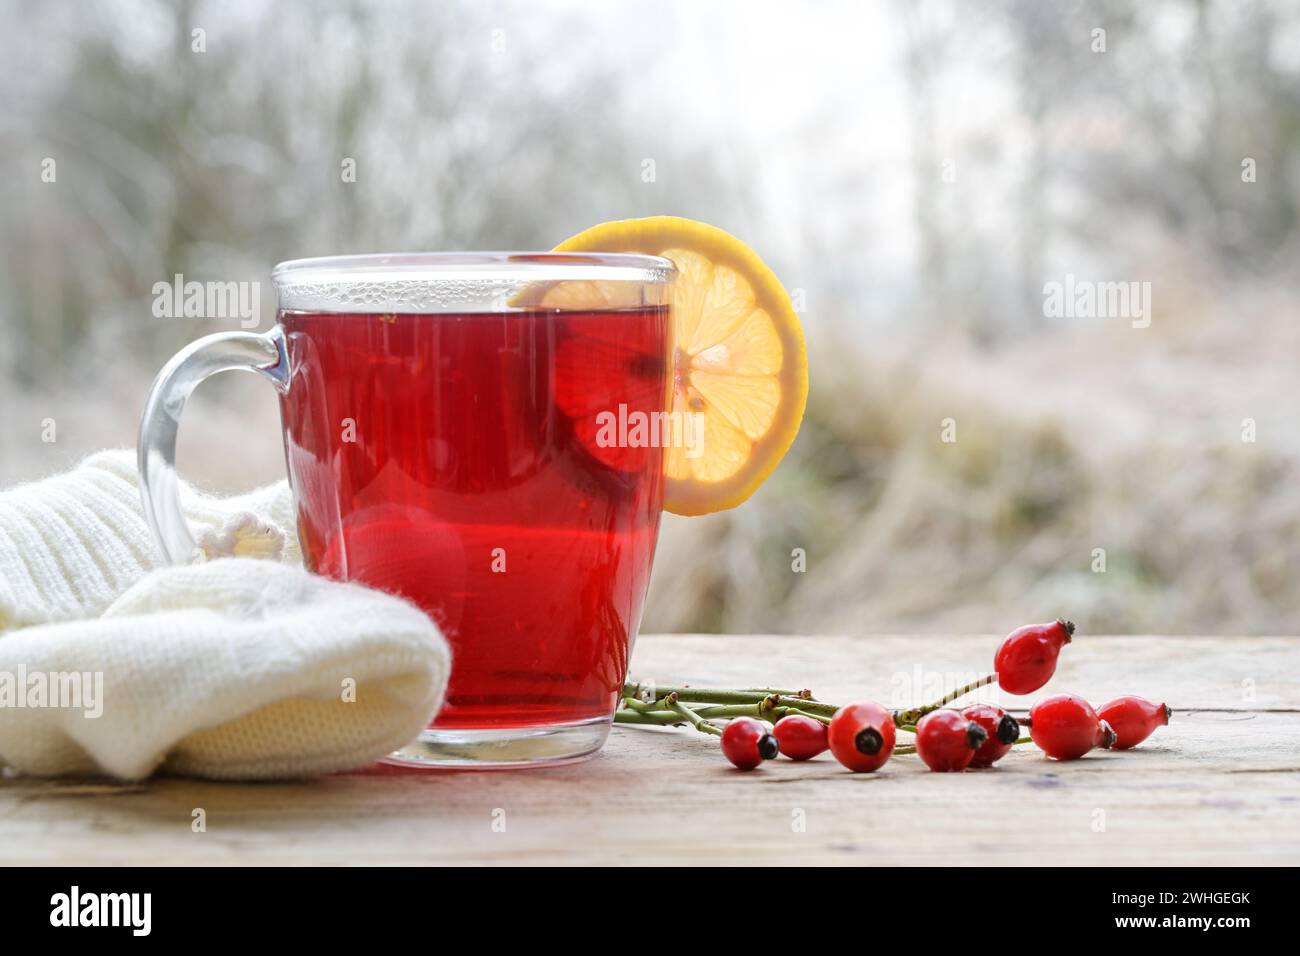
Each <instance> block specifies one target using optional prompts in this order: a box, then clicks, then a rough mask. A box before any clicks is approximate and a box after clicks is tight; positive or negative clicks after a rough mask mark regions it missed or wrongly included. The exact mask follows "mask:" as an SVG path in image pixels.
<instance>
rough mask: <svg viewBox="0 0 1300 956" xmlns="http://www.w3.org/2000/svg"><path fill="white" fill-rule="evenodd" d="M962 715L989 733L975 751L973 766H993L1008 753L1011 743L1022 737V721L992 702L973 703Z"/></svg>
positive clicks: (972, 760) (971, 763)
mask: <svg viewBox="0 0 1300 956" xmlns="http://www.w3.org/2000/svg"><path fill="white" fill-rule="evenodd" d="M961 715H962V716H963V717H965V718H966V719H967V720H969V721H971V722H972V723H976V724H979V725H980V726H981V727H983V728H984V732H985V733H986V734H988V739H987V740H985V741H984V743H983V744H981V745H980V749H979V750H977V751H975V756H974V757H972V758H971V762H970V765H971V766H972V767H991V766H993V765H994V764H995V763H997V762H998V761H999V760H1001V759H1002V758H1003V757H1005V756H1006V755H1007V751H1009V750H1010V749H1011V745H1012V744H1014V743H1015V742H1016V741H1017V740H1019V739H1020V722H1019V721H1017V720H1016V718H1014V717H1012V716H1011V715H1010V714H1008V713H1007V712H1006V711H1005V710H1003V709H1002V708H1001V707H994V706H993V705H992V704H971V705H970V706H969V707H966V708H964V709H963V710H962V712H961Z"/></svg>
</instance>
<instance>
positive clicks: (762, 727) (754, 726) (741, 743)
mask: <svg viewBox="0 0 1300 956" xmlns="http://www.w3.org/2000/svg"><path fill="white" fill-rule="evenodd" d="M722 752H723V753H724V754H726V757H727V759H728V760H730V761H731V762H732V763H734V764H735V765H736V766H737V767H739V768H740V769H741V770H753V769H754V768H755V767H757V766H758V765H759V764H761V763H762V762H763V761H764V760H771V759H772V758H773V757H775V756H776V755H777V752H778V751H777V745H776V738H775V737H773V736H772V734H771V732H770V731H769V730H768V727H767V724H765V723H763V722H762V721H761V720H757V719H755V718H753V717H737V718H736V719H735V720H733V721H731V722H730V723H728V724H727V726H726V727H725V728H724V729H723V731H722Z"/></svg>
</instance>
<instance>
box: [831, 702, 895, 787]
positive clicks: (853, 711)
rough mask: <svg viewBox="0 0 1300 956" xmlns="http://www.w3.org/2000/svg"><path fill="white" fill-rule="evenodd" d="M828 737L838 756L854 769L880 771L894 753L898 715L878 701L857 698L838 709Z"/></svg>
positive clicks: (843, 762)
mask: <svg viewBox="0 0 1300 956" xmlns="http://www.w3.org/2000/svg"><path fill="white" fill-rule="evenodd" d="M826 737H827V741H828V742H829V743H830V747H831V753H833V754H834V755H835V759H836V760H838V761H839V762H840V763H842V764H843V765H844V766H846V767H848V768H849V769H850V770H853V771H855V772H857V773H869V772H870V771H872V770H879V769H880V768H881V767H883V766H884V765H885V762H886V761H887V760H889V756H890V754H892V753H893V752H894V715H893V714H891V713H890V712H889V711H887V710H886V709H885V708H884V707H881V706H880V705H879V704H877V703H876V702H875V701H871V700H858V701H854V702H853V703H851V704H845V705H844V706H843V707H841V708H840V709H839V710H837V711H836V712H835V716H834V717H833V718H831V724H830V727H829V728H827V733H826Z"/></svg>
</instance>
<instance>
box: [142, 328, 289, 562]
mask: <svg viewBox="0 0 1300 956" xmlns="http://www.w3.org/2000/svg"><path fill="white" fill-rule="evenodd" d="M231 369H242V370H244V371H247V372H257V373H258V374H259V375H261V376H262V377H263V378H265V379H267V380H268V381H269V382H270V383H271V384H272V385H274V386H275V389H276V391H278V392H279V393H280V394H281V395H283V394H284V393H285V392H287V391H288V390H289V353H288V351H287V350H286V348H285V340H284V332H283V331H282V330H281V329H280V327H279V326H278V325H277V326H276V327H275V328H273V329H272V330H271V331H270V332H266V333H264V334H257V333H253V332H221V333H218V334H216V335H207V336H204V337H203V338H201V339H198V340H197V341H195V342H191V343H190V344H189V345H187V346H186V347H185V348H183V349H181V350H180V351H179V352H177V353H176V354H175V355H173V356H172V358H171V361H169V362H168V363H167V364H166V365H164V366H163V367H162V371H160V372H159V373H158V377H157V378H155V379H154V382H153V386H152V387H151V388H150V389H149V398H148V399H147V400H146V401H145V406H144V417H143V418H141V420H140V443H139V446H138V448H137V451H136V454H137V456H138V458H139V468H140V496H141V499H142V501H143V503H144V517H145V520H146V521H147V522H148V523H149V530H150V531H152V532H153V537H154V540H155V541H156V542H157V543H158V547H159V548H161V549H162V553H163V557H164V558H165V559H166V560H167V562H168V563H170V564H189V563H190V562H192V561H193V560H194V559H195V557H196V556H197V555H196V552H197V551H198V545H197V544H196V543H195V541H194V536H193V535H192V534H190V529H189V526H188V525H187V524H186V522H185V513H184V512H183V511H182V510H181V503H180V490H179V486H178V484H177V481H176V433H177V431H178V430H179V428H180V422H181V413H182V412H184V411H185V400H186V399H188V398H189V397H190V393H191V392H193V391H194V389H195V388H196V387H197V386H198V384H199V383H200V382H202V381H203V380H204V379H206V378H208V377H209V376H211V375H216V374H217V373H218V372H227V371H230V370H231Z"/></svg>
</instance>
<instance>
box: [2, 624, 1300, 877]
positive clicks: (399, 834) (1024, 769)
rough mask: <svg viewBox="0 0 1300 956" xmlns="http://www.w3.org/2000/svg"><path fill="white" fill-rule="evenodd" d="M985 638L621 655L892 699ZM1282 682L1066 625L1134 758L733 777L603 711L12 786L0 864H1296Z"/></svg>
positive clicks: (654, 665) (1279, 668) (724, 675)
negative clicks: (1146, 700)
mask: <svg viewBox="0 0 1300 956" xmlns="http://www.w3.org/2000/svg"><path fill="white" fill-rule="evenodd" d="M995 643H996V639H995V638H941V637H900V636H891V637H872V638H852V637H826V638H815V637H801V638H790V637H781V638H775V637H749V636H744V637H740V636H734V637H718V636H671V637H650V638H643V639H642V641H641V642H640V644H639V646H638V648H637V651H636V655H635V657H634V667H633V672H634V674H635V675H636V676H638V677H645V676H653V677H654V678H656V679H658V680H659V681H660V682H663V683H669V682H695V683H701V684H702V683H712V684H734V685H753V684H757V683H767V682H780V683H784V684H793V685H809V686H812V687H813V688H814V689H815V690H816V691H817V692H818V693H819V694H821V695H822V696H824V697H827V698H829V699H837V698H838V699H843V698H847V697H848V696H850V695H857V694H861V695H865V696H875V697H877V698H878V699H882V700H891V698H892V697H893V696H894V695H900V694H901V695H906V694H910V693H911V691H912V690H913V689H914V688H916V687H921V686H922V685H926V684H929V685H931V687H933V686H935V682H937V681H940V680H941V679H942V678H943V677H945V676H946V677H948V678H951V679H960V678H962V677H965V676H968V675H969V674H971V673H974V672H976V671H978V670H979V669H980V667H981V666H982V665H984V664H985V663H986V662H987V660H988V658H989V657H990V655H991V652H992V647H993V646H994V645H995ZM916 662H924V663H925V664H926V665H927V667H928V668H930V669H926V670H922V671H919V672H918V671H917V670H916V669H915V668H914V666H913V665H914V664H915V663H916ZM1297 675H1300V639H1294V638H1169V637H1131V638H1130V637H1125V638H1082V637H1081V638H1079V639H1078V640H1076V641H1075V643H1074V644H1073V645H1072V646H1071V647H1070V648H1069V649H1068V650H1067V651H1066V655H1065V656H1064V657H1063V660H1062V667H1061V670H1060V672H1059V673H1058V677H1057V678H1056V679H1055V680H1054V681H1053V682H1052V684H1051V686H1050V690H1052V691H1067V690H1068V691H1072V692H1076V693H1080V694H1082V695H1083V696H1086V697H1088V698H1089V699H1092V700H1103V699H1105V698H1107V697H1109V696H1113V695H1115V694H1118V693H1121V692H1126V691H1128V692H1138V693H1143V694H1145V695H1147V696H1151V697H1153V698H1165V699H1167V700H1168V702H1169V703H1170V705H1171V706H1173V707H1174V708H1175V710H1176V711H1177V712H1178V713H1177V714H1176V717H1175V720H1174V722H1173V723H1172V724H1171V725H1170V726H1169V727H1167V728H1163V729H1162V730H1161V731H1159V732H1158V734H1157V736H1156V737H1154V738H1152V740H1151V741H1149V742H1148V743H1147V744H1144V745H1143V747H1142V748H1140V749H1139V750H1137V751H1134V752H1128V753H1101V754H1093V755H1090V756H1089V757H1087V758H1085V759H1084V760H1081V761H1076V762H1073V763H1067V764H1061V763H1055V762H1052V761H1048V760H1045V759H1044V758H1043V757H1042V756H1041V755H1039V754H1037V752H1035V751H1032V750H1026V751H1023V752H1017V753H1013V754H1012V755H1010V756H1009V757H1008V758H1007V759H1006V760H1005V761H1003V763H1002V764H1000V765H999V766H998V768H996V769H994V770H991V771H983V772H977V773H966V774H960V775H957V774H930V773H926V772H925V771H924V770H923V769H922V768H920V766H919V764H918V763H917V762H916V760H915V759H904V758H899V759H896V760H894V761H891V763H890V764H889V766H888V767H887V768H886V770H885V771H883V772H881V773H878V774H871V775H854V774H849V773H847V772H844V771H842V770H841V769H840V768H839V767H838V765H837V764H835V763H834V762H833V761H832V760H830V759H829V758H825V757H824V758H821V759H818V760H815V761H811V762H809V763H806V764H792V763H789V762H785V761H781V762H780V763H779V765H770V764H769V765H767V766H765V767H764V768H763V769H762V770H761V771H758V772H755V773H752V774H740V773H738V772H735V771H732V770H731V769H730V768H729V767H728V765H727V764H725V762H723V761H722V760H721V759H720V757H719V756H718V754H717V752H716V743H715V742H714V741H712V740H710V739H706V738H703V737H701V736H700V735H699V734H697V733H695V732H693V731H688V730H676V729H664V730H660V729H647V730H642V729H633V728H616V729H615V732H614V735H613V736H612V738H611V741H610V744H609V745H608V746H607V748H606V749H605V751H603V752H602V753H601V754H600V755H599V756H598V757H596V758H595V759H594V760H592V761H589V762H587V763H583V764H578V765H572V766H567V767H556V768H552V769H546V770H533V771H525V772H515V773H432V774H430V773H415V774H389V773H385V774H379V773H357V774H348V775H340V776H336V777H332V778H328V779H323V780H319V781H314V782H307V783H286V784H259V785H237V784H215V783H205V782H200V781H187V780H175V779H171V780H157V781H151V782H148V783H146V784H143V785H136V786H131V787H115V786H112V785H105V784H104V783H103V782H99V781H79V782H70V783H63V782H43V781H25V780H8V781H5V782H4V783H3V784H0V826H2V827H3V830H2V831H0V832H3V834H4V840H3V841H0V862H3V863H5V864H15V863H29V864H30V863H37V864H42V863H44V864H53V863H61V864H123V863H126V864H150V863H183V864H196V865H200V864H201V865H223V864H244V863H249V864H270V863H344V864H349V863H351V864H358V863H361V864H375V863H412V864H423V863H506V862H515V863H566V864H567V863H597V862H611V863H642V864H662V863H670V862H671V863H674V864H676V865H691V864H702V863H713V862H735V863H746V864H753V863H775V862H800V863H832V864H836V863H870V864H873V865H881V864H899V863H973V862H984V863H990V864H1003V863H1062V864H1067V863H1070V864H1077V863H1082V864H1089V863H1093V864H1101V863H1105V864H1111V865H1119V864H1126V863H1127V864H1137V863H1158V864H1229V863H1238V864H1281V863H1288V864H1295V863H1297V862H1300V753H1298V751H1300V686H1298V684H1300V680H1298V677H1297ZM922 689H931V688H926V687H922ZM1010 700H1011V702H1014V701H1015V700H1016V699H1014V698H1013V699H1010ZM897 702H898V703H907V702H910V698H909V699H908V700H898V701H897ZM1022 703H1023V702H1022ZM198 807H201V808H203V809H204V811H205V812H206V815H207V830H206V832H203V833H194V832H192V830H191V820H192V811H193V810H194V809H195V808H198ZM502 822H504V829H502V828H501V823H502Z"/></svg>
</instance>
